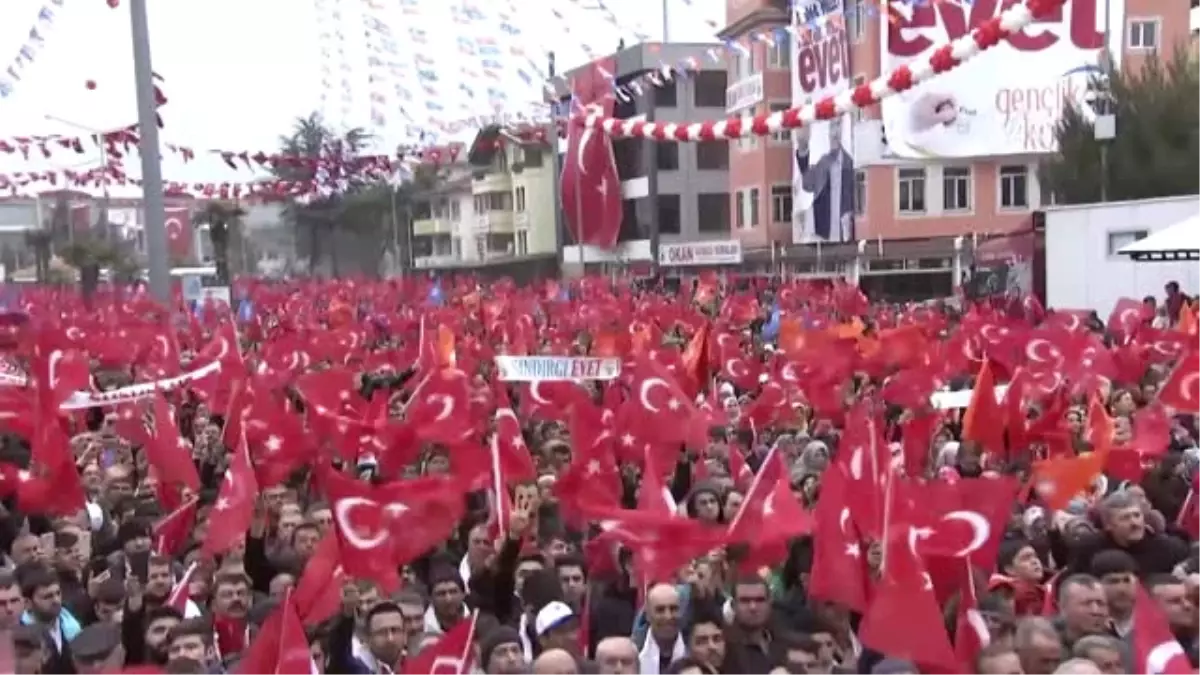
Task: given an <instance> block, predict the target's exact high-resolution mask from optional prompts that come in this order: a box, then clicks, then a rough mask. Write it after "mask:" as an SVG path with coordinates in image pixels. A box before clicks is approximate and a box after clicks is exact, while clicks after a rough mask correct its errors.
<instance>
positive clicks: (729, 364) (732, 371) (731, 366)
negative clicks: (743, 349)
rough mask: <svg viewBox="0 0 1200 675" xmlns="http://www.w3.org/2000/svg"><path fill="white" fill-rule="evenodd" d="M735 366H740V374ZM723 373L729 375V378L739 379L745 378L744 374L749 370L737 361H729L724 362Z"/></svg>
mask: <svg viewBox="0 0 1200 675" xmlns="http://www.w3.org/2000/svg"><path fill="white" fill-rule="evenodd" d="M735 366H741V367H742V372H740V373H739V372H738V371H737V368H736V367H735ZM725 372H727V373H729V375H730V376H731V377H739V378H740V377H745V376H746V373H747V372H749V369H748V368H747V367H746V364H744V363H742V362H741V361H738V360H737V359H729V360H727V361H725Z"/></svg>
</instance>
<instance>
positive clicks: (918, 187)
mask: <svg viewBox="0 0 1200 675" xmlns="http://www.w3.org/2000/svg"><path fill="white" fill-rule="evenodd" d="M896 197H897V198H898V199H899V207H900V213H924V212H925V169H924V168H920V169H900V170H898V171H897V172H896Z"/></svg>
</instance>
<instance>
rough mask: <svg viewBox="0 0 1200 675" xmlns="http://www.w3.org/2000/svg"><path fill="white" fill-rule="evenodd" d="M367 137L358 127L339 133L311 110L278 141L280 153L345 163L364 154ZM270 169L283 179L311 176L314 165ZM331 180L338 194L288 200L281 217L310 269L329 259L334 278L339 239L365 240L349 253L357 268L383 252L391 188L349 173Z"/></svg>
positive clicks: (391, 206) (339, 253)
mask: <svg viewBox="0 0 1200 675" xmlns="http://www.w3.org/2000/svg"><path fill="white" fill-rule="evenodd" d="M372 141H373V138H372V137H371V135H370V134H368V133H367V132H366V131H365V130H363V129H360V128H354V129H350V130H348V131H346V132H345V133H340V134H339V133H338V132H337V131H335V130H334V129H332V128H331V127H330V126H329V125H327V124H326V123H325V121H324V120H323V119H321V117H320V115H319V114H317V113H313V114H311V115H309V116H308V117H304V118H300V119H298V120H296V123H295V125H294V126H293V127H292V131H291V133H290V134H288V135H286V136H282V137H280V139H279V144H280V152H281V153H282V154H284V155H289V156H297V157H304V158H311V159H313V160H328V159H329V158H331V157H337V156H341V157H343V158H344V159H345V161H346V162H347V163H352V162H353V159H354V158H355V157H360V156H362V155H363V153H364V152H365V151H366V150H367V148H368V147H369V146H370V144H371V142H372ZM274 173H275V175H276V177H277V178H279V179H280V180H285V181H311V180H314V179H315V178H316V172H315V170H314V168H313V167H312V166H307V165H300V166H290V165H287V166H285V165H280V166H278V167H276V168H275V170H274ZM336 178H337V179H338V181H339V183H341V184H342V185H343V186H344V189H343V190H342V191H340V192H339V193H336V194H331V195H326V196H319V197H317V196H306V198H304V199H296V200H292V201H290V202H289V203H288V204H287V206H286V209H285V218H287V220H288V221H289V222H290V223H291V225H292V227H294V228H295V229H296V230H297V231H298V234H299V236H297V237H296V241H297V247H298V249H299V251H298V252H299V253H300V254H301V255H306V256H307V258H308V261H309V270H310V272H313V271H315V270H316V269H317V268H318V266H319V265H320V264H321V262H322V261H323V260H325V259H328V260H329V262H330V268H331V271H332V273H333V274H334V275H335V276H336V275H337V274H338V273H339V271H340V267H341V262H342V254H343V253H344V252H343V251H340V248H341V247H342V246H341V245H340V244H339V242H347V241H349V242H351V243H353V242H355V241H359V242H364V245H362V246H358V247H355V248H356V250H355V251H352V252H351V253H352V256H351V257H352V258H355V259H356V262H357V263H358V265H357V266H358V267H359V268H365V269H367V270H370V271H375V270H376V269H377V267H378V264H379V261H380V260H381V259H382V257H383V253H384V251H385V250H386V246H385V245H383V244H382V242H384V240H385V238H386V237H385V231H386V230H385V228H386V226H387V224H388V223H389V222H391V220H392V218H393V214H394V213H395V211H394V206H395V202H394V197H395V196H396V191H395V190H394V189H393V188H392V187H391V186H390V185H388V184H387V183H386V182H384V181H382V180H375V179H368V178H366V177H364V176H363V175H362V174H361V173H357V172H354V171H347V172H346V174H345V175H343V176H338V177H336Z"/></svg>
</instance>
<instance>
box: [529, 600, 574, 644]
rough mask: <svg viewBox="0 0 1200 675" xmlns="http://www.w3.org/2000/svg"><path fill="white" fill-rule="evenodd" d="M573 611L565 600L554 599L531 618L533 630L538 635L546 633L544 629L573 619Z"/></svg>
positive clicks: (549, 628) (550, 628)
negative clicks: (535, 616)
mask: <svg viewBox="0 0 1200 675" xmlns="http://www.w3.org/2000/svg"><path fill="white" fill-rule="evenodd" d="M574 618H575V612H573V611H571V608H570V607H569V606H568V605H567V603H565V602H561V601H559V600H554V601H553V602H551V603H550V604H548V605H546V606H545V607H543V608H542V609H541V610H540V611H538V613H537V618H535V619H534V620H533V630H534V632H535V633H537V634H538V636H539V637H540V636H542V635H545V634H546V631H548V630H552V629H554V628H556V627H558V625H559V624H561V623H563V622H564V621H566V620H568V619H574Z"/></svg>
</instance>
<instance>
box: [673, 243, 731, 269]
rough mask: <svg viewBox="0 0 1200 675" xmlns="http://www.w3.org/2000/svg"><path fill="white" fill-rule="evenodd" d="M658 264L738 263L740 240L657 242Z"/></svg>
mask: <svg viewBox="0 0 1200 675" xmlns="http://www.w3.org/2000/svg"><path fill="white" fill-rule="evenodd" d="M658 264H659V265H665V266H667V267H673V266H682V265H740V264H742V242H740V241H738V240H736V239H731V240H729V241H694V242H686V243H680V244H659V245H658Z"/></svg>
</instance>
